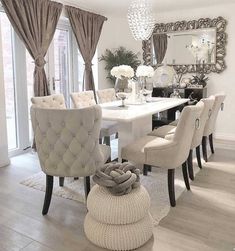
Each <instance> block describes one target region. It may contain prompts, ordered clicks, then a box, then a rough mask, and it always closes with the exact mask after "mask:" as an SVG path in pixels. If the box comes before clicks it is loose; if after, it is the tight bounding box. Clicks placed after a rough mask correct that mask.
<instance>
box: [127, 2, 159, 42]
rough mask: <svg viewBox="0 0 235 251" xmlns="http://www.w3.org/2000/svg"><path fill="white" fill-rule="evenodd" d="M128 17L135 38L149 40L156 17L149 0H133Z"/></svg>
mask: <svg viewBox="0 0 235 251" xmlns="http://www.w3.org/2000/svg"><path fill="white" fill-rule="evenodd" d="M127 18H128V22H129V26H130V30H131V32H132V35H133V37H134V38H135V40H148V39H149V38H150V37H151V35H152V33H153V29H154V25H155V19H154V17H153V14H152V12H151V5H150V3H149V1H148V0H132V2H131V5H130V6H129V8H128V13H127Z"/></svg>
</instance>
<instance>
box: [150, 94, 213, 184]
mask: <svg viewBox="0 0 235 251" xmlns="http://www.w3.org/2000/svg"><path fill="white" fill-rule="evenodd" d="M214 101H215V97H214V96H210V97H209V98H205V99H201V101H200V102H203V103H204V109H203V111H202V113H201V116H200V127H199V129H198V130H195V132H194V135H193V139H192V143H191V148H190V151H189V156H188V160H187V163H188V172H189V177H190V179H191V180H194V171H193V150H194V149H196V156H197V162H198V167H199V168H202V163H201V153H200V145H201V142H202V137H203V132H204V128H205V125H206V123H207V121H208V119H209V117H210V114H211V111H212V107H213V104H214ZM200 102H199V103H200ZM177 123H178V122H177V121H174V122H173V123H171V124H169V125H164V126H162V127H159V128H157V129H155V130H153V132H151V133H150V135H155V136H157V137H162V138H165V137H166V136H167V135H168V136H169V135H170V134H174V133H175V130H176V127H177Z"/></svg>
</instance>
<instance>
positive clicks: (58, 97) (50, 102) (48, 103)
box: [31, 94, 66, 187]
mask: <svg viewBox="0 0 235 251" xmlns="http://www.w3.org/2000/svg"><path fill="white" fill-rule="evenodd" d="M31 103H32V105H33V107H37V108H54V109H66V104H65V99H64V95H63V94H52V95H49V96H42V97H32V98H31ZM33 148H35V142H34V143H33ZM59 184H60V186H61V187H62V186H63V185H64V177H59Z"/></svg>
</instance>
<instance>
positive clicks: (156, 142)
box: [121, 102, 204, 207]
mask: <svg viewBox="0 0 235 251" xmlns="http://www.w3.org/2000/svg"><path fill="white" fill-rule="evenodd" d="M203 108H204V104H203V102H200V103H198V105H196V106H186V107H185V108H184V109H183V111H182V115H181V117H180V120H179V123H178V125H177V128H176V129H175V133H174V134H171V135H168V136H167V137H165V138H161V137H156V136H152V135H147V136H144V137H142V138H140V139H137V140H136V141H135V142H133V143H131V144H129V145H127V146H125V147H123V148H122V151H121V157H122V159H123V160H128V161H132V162H134V163H137V164H143V165H144V169H143V173H144V175H147V173H148V169H149V166H155V167H162V168H166V169H168V192H169V199H170V204H171V206H172V207H174V206H175V205H176V202H175V187H174V173H175V168H177V167H179V166H182V171H183V176H184V181H185V185H186V187H187V189H188V190H190V185H189V180H188V173H187V164H186V160H187V158H188V153H189V150H190V147H191V143H192V138H193V134H194V131H195V130H198V129H199V127H198V126H199V121H200V120H199V118H200V116H201V112H202V111H203Z"/></svg>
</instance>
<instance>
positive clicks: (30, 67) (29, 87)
mask: <svg viewBox="0 0 235 251" xmlns="http://www.w3.org/2000/svg"><path fill="white" fill-rule="evenodd" d="M26 67H27V91H28V111H29V112H28V114H29V140H30V142H32V139H33V132H32V123H31V117H30V107H31V98H32V97H33V96H34V91H33V72H34V68H35V64H34V61H33V59H32V57H31V56H30V54H29V53H28V51H27V50H26Z"/></svg>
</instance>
